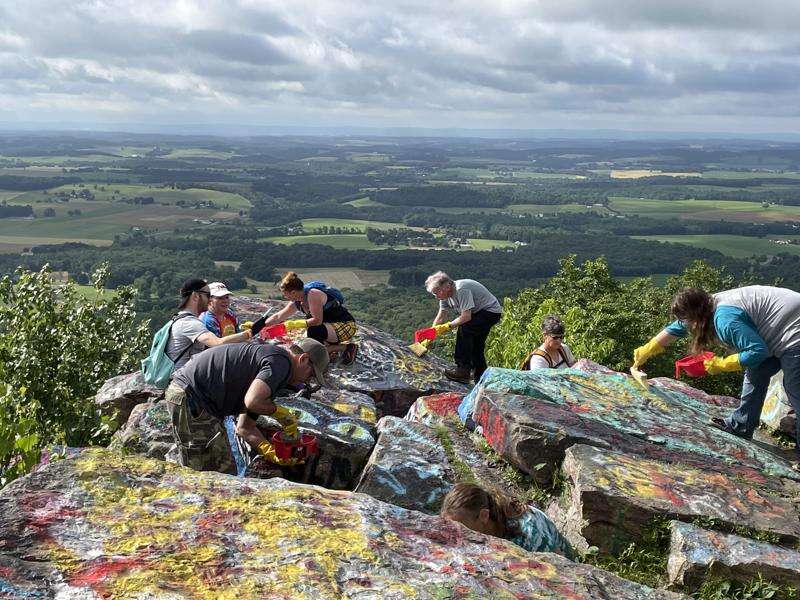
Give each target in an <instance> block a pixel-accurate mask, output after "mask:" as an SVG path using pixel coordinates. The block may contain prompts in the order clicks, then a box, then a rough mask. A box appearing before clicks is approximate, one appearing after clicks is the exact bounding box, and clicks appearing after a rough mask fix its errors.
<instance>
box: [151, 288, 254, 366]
mask: <svg viewBox="0 0 800 600" xmlns="http://www.w3.org/2000/svg"><path fill="white" fill-rule="evenodd" d="M180 294H181V302H180V304H179V306H178V308H179V309H180V312H178V314H177V315H176V316H175V318H174V323H173V325H172V332H171V335H170V336H169V340H168V341H167V348H166V354H167V356H168V357H169V358H171V359H172V360H174V361H175V369H174V372H177V371H178V370H179V369H180V368H181V367H183V366H184V365H185V364H186V363H187V362H189V360H190V359H191V358H192V356H194V355H196V354H199V353H200V352H202V351H203V350H205V349H206V348H210V347H212V346H219V345H220V344H235V343H236V342H246V341H247V340H249V339H250V338H251V337H252V336H253V334H252V333H251V332H250V330H249V329H248V330H247V331H243V332H242V333H235V334H233V335H228V336H225V337H217V336H216V335H215V334H213V333H212V332H210V331H209V330H208V329H206V326H205V325H203V322H202V321H201V320H200V319H199V318H198V315H199V314H200V313H202V312H203V311H204V310H206V309H207V308H208V300H209V298H210V297H211V291H210V290H209V287H208V283H206V281H205V280H203V279H189V280H187V281H185V282H184V284H183V286H182V287H181V291H180Z"/></svg>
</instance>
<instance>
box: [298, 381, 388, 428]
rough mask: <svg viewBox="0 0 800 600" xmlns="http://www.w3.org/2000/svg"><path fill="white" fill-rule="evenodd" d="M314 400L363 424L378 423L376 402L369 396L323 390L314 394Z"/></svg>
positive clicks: (347, 391) (344, 391) (348, 391)
mask: <svg viewBox="0 0 800 600" xmlns="http://www.w3.org/2000/svg"><path fill="white" fill-rule="evenodd" d="M312 399H313V401H314V402H318V403H320V404H324V405H326V406H328V407H330V408H332V409H334V410H337V411H339V412H340V413H342V414H345V415H347V416H349V417H353V418H354V419H358V420H359V421H361V422H362V423H365V424H369V425H372V426H374V425H375V424H376V423H377V421H378V414H377V409H376V408H375V400H373V399H372V396H368V395H367V394H362V393H360V392H351V391H350V390H335V389H331V388H322V389H320V390H317V391H316V392H314V395H313V396H312Z"/></svg>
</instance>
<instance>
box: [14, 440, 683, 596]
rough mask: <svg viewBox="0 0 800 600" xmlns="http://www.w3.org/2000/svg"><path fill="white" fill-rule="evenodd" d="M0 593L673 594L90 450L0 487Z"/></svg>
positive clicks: (263, 487)
mask: <svg viewBox="0 0 800 600" xmlns="http://www.w3.org/2000/svg"><path fill="white" fill-rule="evenodd" d="M0 590H1V591H2V593H3V594H4V595H5V596H10V597H17V598H21V597H55V596H57V597H59V598H98V597H106V598H111V597H113V598H120V599H125V598H165V599H166V598H221V597H228V598H270V599H275V600H281V599H292V600H294V599H299V598H314V599H319V600H324V599H335V598H370V599H372V598H374V599H378V598H380V599H401V598H402V599H406V598H418V599H434V598H445V597H447V598H455V597H458V598H468V597H474V598H505V597H508V598H534V597H547V598H570V599H591V598H601V597H602V598H615V599H619V600H625V599H641V600H645V599H651V598H677V597H678V596H677V595H674V594H670V593H669V592H663V591H657V590H652V589H650V588H646V587H644V586H640V585H638V584H634V583H631V582H629V581H625V580H623V579H620V578H619V577H616V576H614V575H612V574H610V573H608V572H606V571H603V570H600V569H597V568H595V567H591V566H589V565H582V564H575V563H572V562H570V561H568V560H567V559H564V558H562V557H560V556H557V555H554V554H547V553H529V552H526V551H524V550H522V549H521V548H519V547H517V546H514V545H513V544H512V543H510V542H507V541H505V540H501V539H497V538H491V537H488V536H485V535H483V534H479V533H476V532H473V531H470V530H468V529H466V528H464V527H462V526H461V525H459V524H457V523H454V522H450V521H446V520H444V519H441V518H438V517H434V516H428V515H423V514H421V513H417V512H412V511H407V510H405V509H402V508H400V507H397V506H392V505H390V504H386V503H383V502H380V501H378V500H375V499H374V498H371V497H370V496H368V495H366V494H353V493H350V492H341V491H338V492H337V491H329V490H325V489H321V488H317V487H313V486H306V485H299V484H292V483H289V482H286V481H284V480H281V479H272V480H269V481H260V480H255V479H239V478H236V477H231V476H227V475H223V474H219V473H212V472H196V471H192V470H189V469H184V468H181V467H177V466H175V465H171V464H169V463H165V462H162V461H157V460H152V459H146V458H142V457H138V456H127V457H126V456H122V455H120V454H117V453H114V452H110V451H107V450H91V451H87V452H84V453H82V454H81V455H80V456H78V457H76V458H74V459H68V460H64V461H58V462H56V463H53V464H51V465H47V466H45V467H43V468H42V469H40V470H39V471H37V472H34V473H32V474H31V475H29V476H27V477H24V478H22V479H19V480H17V481H15V482H14V483H12V484H11V485H9V486H7V487H6V488H4V489H3V490H2V491H0Z"/></svg>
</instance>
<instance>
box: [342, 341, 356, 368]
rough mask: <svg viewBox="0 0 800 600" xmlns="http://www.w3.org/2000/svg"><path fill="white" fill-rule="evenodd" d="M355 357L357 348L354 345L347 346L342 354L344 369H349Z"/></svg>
mask: <svg viewBox="0 0 800 600" xmlns="http://www.w3.org/2000/svg"><path fill="white" fill-rule="evenodd" d="M357 355H358V346H357V345H356V344H347V346H346V347H345V349H344V351H343V352H342V364H343V365H344V366H345V367H349V366H350V365H352V364H353V363H354V362H356V356H357Z"/></svg>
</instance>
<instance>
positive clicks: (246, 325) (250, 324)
mask: <svg viewBox="0 0 800 600" xmlns="http://www.w3.org/2000/svg"><path fill="white" fill-rule="evenodd" d="M252 328H253V322H252V321H245V322H244V323H242V324H241V325H239V329H241V330H242V331H244V330H245V329H252Z"/></svg>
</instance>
